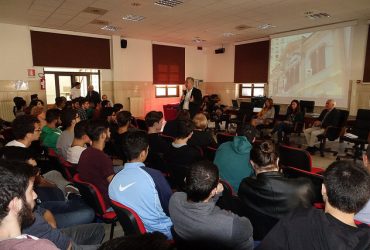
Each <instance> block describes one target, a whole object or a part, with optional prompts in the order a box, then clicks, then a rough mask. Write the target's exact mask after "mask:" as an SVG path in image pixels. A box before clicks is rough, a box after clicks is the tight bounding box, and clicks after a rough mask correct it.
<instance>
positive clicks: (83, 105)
mask: <svg viewBox="0 0 370 250" xmlns="http://www.w3.org/2000/svg"><path fill="white" fill-rule="evenodd" d="M79 104H80V108H82V109H84V110H87V109H88V108H89V107H90V103H89V100H88V99H86V98H84V97H80V98H79Z"/></svg>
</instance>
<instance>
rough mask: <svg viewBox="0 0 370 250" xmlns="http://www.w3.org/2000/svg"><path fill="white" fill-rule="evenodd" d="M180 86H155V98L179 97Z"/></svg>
mask: <svg viewBox="0 0 370 250" xmlns="http://www.w3.org/2000/svg"><path fill="white" fill-rule="evenodd" d="M178 96H179V86H178V85H158V84H157V85H155V97H178Z"/></svg>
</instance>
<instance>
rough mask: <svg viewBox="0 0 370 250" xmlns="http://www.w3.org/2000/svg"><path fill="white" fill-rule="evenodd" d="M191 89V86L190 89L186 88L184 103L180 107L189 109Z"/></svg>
mask: <svg viewBox="0 0 370 250" xmlns="http://www.w3.org/2000/svg"><path fill="white" fill-rule="evenodd" d="M192 91H193V88H192V89H191V90H188V91H187V92H186V95H185V100H184V105H183V106H182V109H187V110H189V103H190V99H191V92H192Z"/></svg>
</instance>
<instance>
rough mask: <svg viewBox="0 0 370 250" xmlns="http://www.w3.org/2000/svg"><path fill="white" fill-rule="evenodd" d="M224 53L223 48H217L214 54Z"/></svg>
mask: <svg viewBox="0 0 370 250" xmlns="http://www.w3.org/2000/svg"><path fill="white" fill-rule="evenodd" d="M222 53H225V48H219V49H216V50H215V54H222Z"/></svg>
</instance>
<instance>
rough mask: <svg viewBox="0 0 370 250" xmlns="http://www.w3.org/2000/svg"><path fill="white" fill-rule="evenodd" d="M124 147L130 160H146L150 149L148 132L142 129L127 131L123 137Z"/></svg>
mask: <svg viewBox="0 0 370 250" xmlns="http://www.w3.org/2000/svg"><path fill="white" fill-rule="evenodd" d="M122 149H123V152H124V153H125V155H126V157H127V160H128V161H129V162H144V161H145V159H146V157H147V155H148V149H149V141H148V135H147V133H146V132H145V131H142V130H134V131H129V132H127V133H126V134H125V136H124V137H123V139H122Z"/></svg>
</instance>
